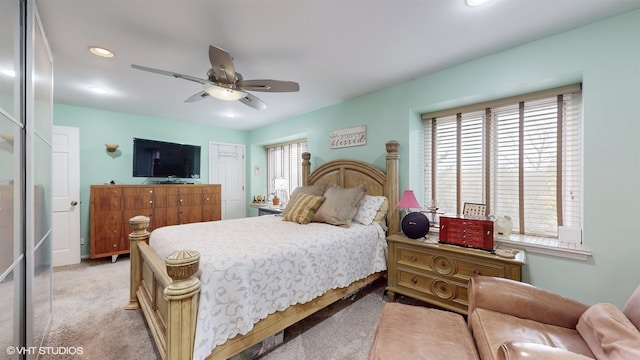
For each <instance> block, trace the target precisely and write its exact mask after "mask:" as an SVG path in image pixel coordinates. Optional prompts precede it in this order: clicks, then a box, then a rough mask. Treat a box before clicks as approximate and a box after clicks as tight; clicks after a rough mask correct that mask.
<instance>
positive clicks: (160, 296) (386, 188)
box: [126, 141, 400, 360]
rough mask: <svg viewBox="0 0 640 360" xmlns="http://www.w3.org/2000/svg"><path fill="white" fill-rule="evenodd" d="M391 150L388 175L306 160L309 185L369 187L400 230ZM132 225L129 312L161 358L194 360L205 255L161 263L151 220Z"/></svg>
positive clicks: (225, 349) (267, 326)
mask: <svg viewBox="0 0 640 360" xmlns="http://www.w3.org/2000/svg"><path fill="white" fill-rule="evenodd" d="M385 145H386V151H387V156H386V167H387V169H386V173H385V172H383V171H381V170H379V169H377V168H375V167H373V166H371V165H370V164H367V163H364V162H361V161H355V160H335V161H331V162H328V163H326V164H324V165H322V166H320V167H318V168H317V169H316V170H315V171H314V172H313V173H311V171H310V168H311V165H310V162H309V159H310V157H311V156H310V154H309V153H304V154H302V158H303V164H302V170H303V171H302V172H303V174H302V177H303V184H304V185H313V184H327V183H335V184H339V185H341V186H343V187H354V186H357V185H360V184H362V183H367V185H368V190H367V194H369V195H385V196H386V197H387V198H388V200H389V205H390V206H389V213H388V217H387V223H388V233H390V234H395V233H397V232H398V230H399V217H398V212H397V210H396V209H395V204H396V202H397V201H398V163H399V155H398V149H399V147H400V145H399V143H398V142H396V141H389V142H388V143H386V144H385ZM129 223H130V225H131V230H132V232H131V234H130V235H129V240H130V242H131V253H130V259H131V283H130V293H129V303H128V305H127V306H126V309H129V310H133V309H140V308H142V310H143V313H144V316H145V318H146V320H147V324H148V326H149V329H150V330H151V334H152V336H153V338H154V340H155V343H156V345H157V349H158V352H159V353H160V356H161V357H162V359H164V360H184V359H191V358H192V356H193V345H194V340H195V330H196V319H197V314H198V300H199V295H200V280H199V279H198V277H197V272H198V265H199V258H200V255H199V254H198V253H197V252H195V251H180V252H177V253H174V254H171V255H169V256H168V257H167V258H166V259H165V260H164V261H163V260H161V259H160V258H159V257H158V256H157V255H156V254H155V253H154V251H153V250H152V249H151V247H149V232H148V231H147V228H148V226H149V218H147V217H145V216H136V217H133V218H131V219H130V220H129ZM383 275H384V272H379V273H375V274H372V275H370V276H368V277H367V278H365V279H361V280H358V281H355V282H354V283H352V284H351V285H349V286H347V287H344V288H340V289H334V290H330V291H328V292H327V293H325V294H324V295H322V296H320V297H317V298H316V299H314V300H312V301H310V302H307V303H304V304H297V305H293V306H290V307H289V308H287V309H286V310H283V311H279V312H276V313H274V314H271V315H269V316H268V317H267V318H265V319H263V320H261V321H259V322H258V323H256V324H255V325H254V327H253V329H252V330H251V331H250V332H249V333H247V334H245V335H238V336H236V337H234V338H232V339H229V340H227V341H226V342H225V343H224V344H222V345H218V346H216V347H215V348H214V349H213V350H212V352H211V354H210V355H209V356H208V357H207V359H228V358H230V357H232V356H233V355H236V354H238V353H240V352H242V351H243V350H245V349H248V348H249V347H251V346H252V345H253V344H256V343H258V342H260V341H262V340H263V339H264V338H266V337H268V336H271V335H273V334H276V333H278V332H280V331H282V330H284V329H285V328H287V327H288V326H291V325H293V324H294V323H296V322H298V321H300V320H302V319H304V318H306V317H307V316H309V315H311V314H313V313H315V312H316V311H318V310H320V309H323V308H324V307H326V306H328V305H330V304H332V303H334V302H336V301H337V300H340V299H341V298H343V297H345V296H347V295H349V294H351V293H353V292H355V291H357V290H358V289H360V288H362V287H364V286H366V285H367V284H369V283H371V282H373V281H374V280H376V279H378V278H380V277H381V276H383Z"/></svg>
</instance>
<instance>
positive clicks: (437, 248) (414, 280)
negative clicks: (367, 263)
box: [387, 234, 526, 315]
mask: <svg viewBox="0 0 640 360" xmlns="http://www.w3.org/2000/svg"><path fill="white" fill-rule="evenodd" d="M387 243H388V247H389V249H388V251H389V254H388V260H387V261H388V263H387V267H388V285H387V295H388V297H389V301H390V302H393V301H394V300H395V295H396V294H402V295H405V296H410V297H412V298H415V299H418V300H421V301H424V302H427V303H430V304H433V305H436V306H438V307H441V308H443V309H447V310H452V311H455V312H458V313H461V314H464V315H466V314H467V313H468V308H469V301H468V282H469V278H470V277H471V276H473V275H476V274H477V275H487V276H497V277H502V278H507V279H513V280H518V281H521V280H522V266H523V265H524V264H525V257H526V254H525V252H524V250H520V251H519V252H518V253H517V254H516V256H515V258H513V259H510V258H504V257H500V256H497V255H495V254H493V253H491V252H489V251H486V250H480V249H473V248H466V247H461V246H456V245H447V244H439V243H436V242H435V240H433V239H432V240H430V241H429V240H428V241H421V240H414V239H409V238H407V237H406V236H404V235H403V234H394V235H390V236H388V237H387Z"/></svg>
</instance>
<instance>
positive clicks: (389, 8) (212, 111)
mask: <svg viewBox="0 0 640 360" xmlns="http://www.w3.org/2000/svg"><path fill="white" fill-rule="evenodd" d="M38 7H39V10H40V14H41V18H42V22H43V24H44V27H45V31H46V34H47V37H48V40H49V45H50V47H51V50H52V54H53V58H54V86H55V88H54V100H55V101H56V102H60V103H66V104H72V105H77V106H83V107H90V108H96V109H104V110H110V111H117V112H124V113H131V114H139V115H145V116H150V117H161V118H170V119H177V120H183V121H196V122H201V123H207V124H211V125H215V126H219V127H227V128H233V129H245V130H246V129H254V128H257V127H260V126H262V125H265V124H269V123H272V122H276V121H279V120H282V119H286V118H288V117H292V116H296V115H299V114H303V113H306V112H309V111H312V110H315V109H319V108H322V107H325V106H328V105H332V104H335V103H338V102H341V101H344V100H347V99H350V98H353V97H357V96H359V95H363V94H366V93H369V92H372V91H375V90H377V89H380V88H383V87H386V86H389V85H393V84H397V83H400V82H404V81H407V80H410V79H413V78H416V77H419V76H421V75H425V74H428V73H430V72H433V71H436V70H439V69H444V68H447V67H449V66H451V65H454V64H459V63H462V62H465V61H468V60H471V59H474V58H477V57H480V56H483V55H487V54H491V53H495V52H498V51H500V50H503V49H508V48H511V47H514V46H517V45H521V44H524V43H527V42H530V41H533V40H536V39H540V38H543V37H546V36H549V35H552V34H555V33H559V32H562V31H565V30H569V29H572V28H575V27H578V26H581V25H584V24H587V23H590V22H593V21H596V20H599V19H603V18H607V17H610V16H613V15H616V14H620V13H622V12H625V11H628V10H631V9H637V8H640V0H493V1H492V2H491V3H489V4H488V5H485V6H483V7H479V8H470V7H468V6H466V5H465V4H464V0H269V1H267V0H233V1H232V0H226V1H224V0H181V1H179V0H145V1H142V0H108V1H105V0H55V1H54V0H39V1H38ZM90 45H98V46H102V47H106V48H108V49H110V50H112V51H113V52H114V53H115V55H116V56H115V57H114V58H111V59H105V58H99V57H97V56H95V55H92V54H91V53H89V51H88V50H87V48H88V46H90ZM209 45H215V46H218V47H221V48H223V49H225V50H227V51H228V52H229V53H230V54H231V55H232V56H233V57H234V63H235V67H236V70H237V71H239V72H241V73H242V74H243V76H244V78H245V79H277V80H290V81H296V82H298V83H299V84H300V92H297V93H258V92H254V93H253V94H254V95H256V96H258V97H259V98H260V99H262V100H263V101H264V102H266V103H267V105H268V106H269V107H268V109H266V110H263V111H258V110H254V109H252V108H249V107H247V106H246V105H244V104H242V103H240V102H238V101H233V102H227V101H221V100H216V99H212V98H210V99H206V100H203V101H199V102H196V103H185V102H184V100H185V99H187V98H188V97H189V96H191V95H193V94H195V93H197V92H199V91H201V90H202V88H201V87H200V85H199V84H197V83H194V82H190V81H186V80H182V79H175V78H172V77H167V76H162V75H158V74H153V73H147V72H143V71H140V70H135V69H132V68H131V64H139V65H144V66H148V67H153V68H159V69H164V70H169V71H174V72H178V73H182V74H187V75H192V76H196V77H203V78H206V72H207V70H208V69H209V68H210V64H209V61H208V47H209ZM91 86H99V87H103V88H106V89H108V93H107V94H105V95H97V94H94V93H91V92H90V91H89V90H88V88H89V87H91ZM230 115H232V116H233V117H230Z"/></svg>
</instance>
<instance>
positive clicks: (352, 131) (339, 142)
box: [329, 125, 367, 149]
mask: <svg viewBox="0 0 640 360" xmlns="http://www.w3.org/2000/svg"><path fill="white" fill-rule="evenodd" d="M329 143H330V148H331V149H338V148H343V147H350V146H360V145H366V144H367V127H366V126H365V125H362V126H356V127H352V128H348V129H342V130H335V131H332V132H331V135H330V136H329Z"/></svg>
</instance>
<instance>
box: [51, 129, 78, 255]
mask: <svg viewBox="0 0 640 360" xmlns="http://www.w3.org/2000/svg"><path fill="white" fill-rule="evenodd" d="M52 142H53V163H52V165H53V171H52V177H53V179H52V191H51V192H52V196H53V204H52V211H53V215H52V223H53V224H52V229H53V266H62V265H69V264H77V263H79V262H80V130H79V129H78V128H74V127H66V126H54V127H53V139H52Z"/></svg>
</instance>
